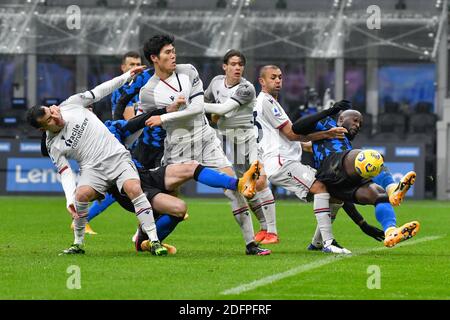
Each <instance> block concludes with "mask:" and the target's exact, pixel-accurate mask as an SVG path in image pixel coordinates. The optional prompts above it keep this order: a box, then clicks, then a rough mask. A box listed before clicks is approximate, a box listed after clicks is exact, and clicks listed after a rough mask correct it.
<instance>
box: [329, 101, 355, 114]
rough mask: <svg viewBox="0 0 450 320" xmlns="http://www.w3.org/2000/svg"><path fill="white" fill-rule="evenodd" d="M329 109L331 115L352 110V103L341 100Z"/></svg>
mask: <svg viewBox="0 0 450 320" xmlns="http://www.w3.org/2000/svg"><path fill="white" fill-rule="evenodd" d="M330 109H331V110H332V113H333V114H337V113H339V112H341V111H345V110H348V109H352V103H351V102H350V101H348V100H341V101H338V102H335V103H334V104H333V106H332V107H331V108H330Z"/></svg>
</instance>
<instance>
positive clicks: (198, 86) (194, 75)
mask: <svg viewBox="0 0 450 320" xmlns="http://www.w3.org/2000/svg"><path fill="white" fill-rule="evenodd" d="M188 74H189V80H190V81H191V92H190V95H189V100H192V99H194V98H195V97H198V96H202V95H204V92H203V82H202V79H200V76H199V74H198V72H197V69H195V67H194V66H193V65H190V66H189V71H188Z"/></svg>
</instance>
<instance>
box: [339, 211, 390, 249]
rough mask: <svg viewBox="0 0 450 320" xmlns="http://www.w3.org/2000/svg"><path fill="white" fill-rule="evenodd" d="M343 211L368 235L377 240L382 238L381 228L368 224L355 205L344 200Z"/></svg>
mask: <svg viewBox="0 0 450 320" xmlns="http://www.w3.org/2000/svg"><path fill="white" fill-rule="evenodd" d="M343 208H344V211H345V213H347V215H348V216H349V217H350V218H351V219H352V220H353V222H354V223H356V224H357V225H358V226H359V228H360V229H361V230H362V231H363V232H364V233H365V234H367V235H368V236H370V237H372V238H374V239H375V240H377V241H382V240H384V232H383V230H380V229H378V228H377V227H374V226H372V225H370V224H368V223H367V222H366V221H365V220H364V218H363V216H362V215H361V214H360V213H359V212H358V210H357V209H356V207H355V205H354V204H353V203H351V202H344V205H343Z"/></svg>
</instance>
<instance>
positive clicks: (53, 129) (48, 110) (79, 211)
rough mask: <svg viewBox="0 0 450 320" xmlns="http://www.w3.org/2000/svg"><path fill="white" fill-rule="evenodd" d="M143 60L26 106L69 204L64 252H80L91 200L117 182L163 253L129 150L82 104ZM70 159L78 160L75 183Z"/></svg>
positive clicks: (105, 90)
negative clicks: (53, 101) (80, 89)
mask: <svg viewBox="0 0 450 320" xmlns="http://www.w3.org/2000/svg"><path fill="white" fill-rule="evenodd" d="M143 70H144V66H142V67H135V68H133V69H131V70H130V71H128V72H126V73H124V74H123V75H121V76H119V77H116V78H114V79H112V80H110V81H107V82H104V83H102V84H101V85H99V86H97V87H95V88H94V89H92V90H89V91H86V92H84V93H79V94H75V95H73V96H71V97H69V98H68V99H67V100H65V101H63V102H62V103H61V104H60V105H59V107H58V106H51V107H46V106H34V107H31V108H30V109H29V110H28V111H27V121H28V123H30V124H31V125H32V126H33V127H35V128H39V129H41V130H46V133H47V140H46V145H47V149H48V151H49V155H50V158H51V159H52V161H53V163H54V164H55V166H56V167H57V170H58V173H59V174H60V176H61V183H62V186H63V189H64V193H65V195H66V200H67V210H68V211H69V212H70V214H71V215H72V217H73V219H74V224H75V228H74V235H75V241H74V243H73V245H72V246H70V247H69V248H68V249H66V250H64V251H63V252H62V254H80V253H84V249H83V242H84V234H85V226H86V223H87V213H88V207H89V202H90V201H92V200H94V199H96V198H98V197H99V195H100V194H103V195H104V194H105V192H106V190H107V189H108V188H109V187H111V186H112V185H114V184H116V185H117V188H118V190H119V191H123V192H125V193H126V194H127V196H128V197H129V198H130V199H131V200H132V203H133V205H134V209H135V212H136V216H137V218H138V220H139V223H140V225H141V227H142V229H143V230H144V231H145V232H146V233H147V234H148V236H149V238H150V240H151V245H152V249H151V252H152V254H153V255H166V254H167V249H166V248H165V247H163V246H162V245H161V243H160V242H159V240H158V236H157V233H156V226H155V221H154V217H153V211H152V207H151V205H150V203H149V201H148V200H147V197H146V196H145V194H144V193H143V192H142V188H141V184H140V179H139V174H138V172H137V169H136V166H135V165H134V163H133V161H132V159H131V155H130V153H129V152H128V151H127V150H126V149H125V147H124V146H123V145H122V144H121V143H120V142H119V141H118V140H117V139H116V138H115V137H114V136H113V135H112V134H111V132H109V130H108V129H107V128H106V127H105V125H104V124H103V123H102V122H101V121H100V120H99V119H98V118H97V116H96V115H95V114H94V113H92V112H91V111H89V110H88V109H87V108H86V107H87V106H88V105H90V104H92V103H94V102H96V101H99V100H100V99H102V98H104V97H105V96H107V95H109V94H111V92H113V91H114V90H115V89H117V88H119V87H120V86H122V85H123V84H124V83H125V82H127V81H128V80H130V79H131V77H132V76H134V75H135V74H137V73H139V72H142V71H143ZM68 159H73V160H75V161H77V163H78V165H79V166H80V177H79V180H78V184H77V185H76V183H75V176H74V174H73V172H72V170H71V168H70V164H69V162H68Z"/></svg>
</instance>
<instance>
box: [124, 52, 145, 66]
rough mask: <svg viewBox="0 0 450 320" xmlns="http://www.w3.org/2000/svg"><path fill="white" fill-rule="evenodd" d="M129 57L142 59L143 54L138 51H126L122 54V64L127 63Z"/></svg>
mask: <svg viewBox="0 0 450 320" xmlns="http://www.w3.org/2000/svg"><path fill="white" fill-rule="evenodd" d="M127 58H135V59H138V58H139V59H140V58H141V55H140V54H139V52H136V51H128V52H127V53H125V54H124V55H123V56H122V64H124V63H125V60H127Z"/></svg>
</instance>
